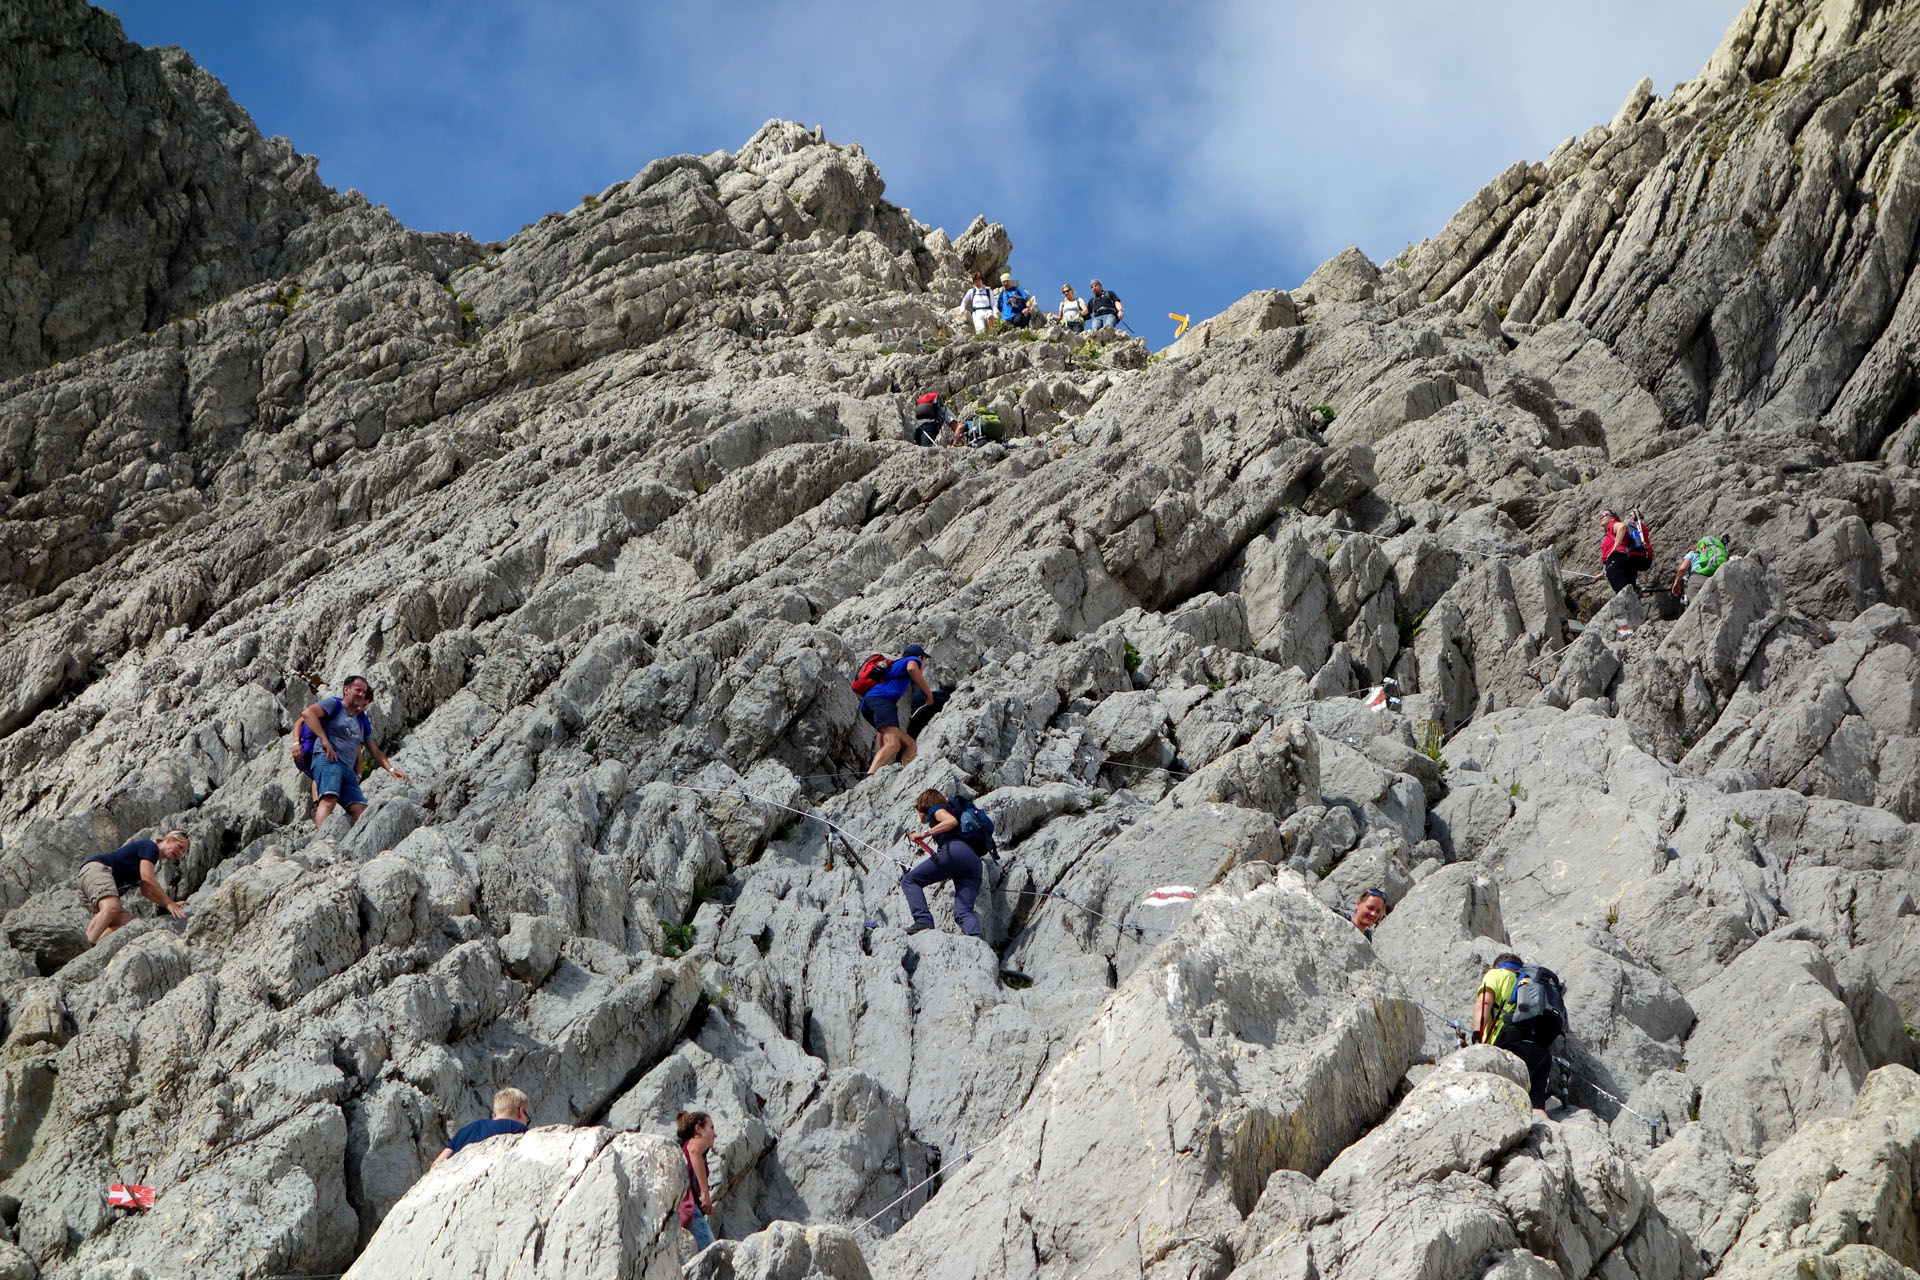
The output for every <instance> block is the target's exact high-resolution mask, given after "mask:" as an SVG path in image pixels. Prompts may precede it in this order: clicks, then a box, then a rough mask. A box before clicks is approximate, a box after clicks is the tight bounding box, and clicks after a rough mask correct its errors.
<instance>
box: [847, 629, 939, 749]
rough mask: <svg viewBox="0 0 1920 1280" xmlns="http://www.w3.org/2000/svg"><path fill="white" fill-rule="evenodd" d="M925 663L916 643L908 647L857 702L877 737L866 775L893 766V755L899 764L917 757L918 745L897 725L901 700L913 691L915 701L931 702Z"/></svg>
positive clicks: (862, 715) (920, 649) (924, 658)
mask: <svg viewBox="0 0 1920 1280" xmlns="http://www.w3.org/2000/svg"><path fill="white" fill-rule="evenodd" d="M926 663H927V651H926V650H925V649H922V648H921V647H920V646H919V645H917V644H910V645H908V646H907V650H906V652H905V653H903V654H901V655H900V656H899V657H898V658H895V659H894V660H893V665H892V666H889V667H888V668H887V678H886V679H885V680H882V681H881V682H880V683H879V684H876V685H875V686H873V688H871V689H869V690H867V693H866V696H865V697H863V698H861V699H860V718H861V719H863V720H865V721H866V722H867V723H868V724H870V725H872V726H873V732H874V734H875V735H876V736H875V741H874V744H873V760H872V761H871V762H870V763H869V764H868V765H867V772H868V773H878V772H880V770H882V769H884V768H886V767H887V766H888V765H890V764H892V763H893V758H894V757H895V756H899V757H900V763H901V764H912V763H913V758H914V757H915V756H916V755H918V754H920V744H919V743H917V742H915V741H914V740H913V736H912V735H911V734H909V733H908V732H907V730H906V727H905V726H904V725H902V724H901V723H900V699H901V698H902V697H904V696H905V695H906V692H907V690H908V689H912V690H914V692H915V694H916V697H915V699H914V701H915V702H918V701H920V699H922V698H924V699H926V700H927V701H928V702H931V701H933V690H932V689H931V688H929V687H928V686H927V677H926V675H925V673H924V672H923V671H922V670H921V668H923V667H924V666H926Z"/></svg>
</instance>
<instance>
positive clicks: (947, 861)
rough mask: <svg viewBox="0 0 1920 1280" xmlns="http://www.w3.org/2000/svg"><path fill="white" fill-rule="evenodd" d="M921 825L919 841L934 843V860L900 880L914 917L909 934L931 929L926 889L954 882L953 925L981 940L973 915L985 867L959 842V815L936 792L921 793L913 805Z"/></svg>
mask: <svg viewBox="0 0 1920 1280" xmlns="http://www.w3.org/2000/svg"><path fill="white" fill-rule="evenodd" d="M914 807H915V808H916V809H918V810H919V811H920V821H921V822H923V823H925V824H926V829H925V830H923V831H921V832H920V836H921V838H922V839H927V840H932V841H933V849H934V852H933V856H932V857H930V858H927V859H925V860H924V861H922V862H921V863H920V865H919V866H917V867H915V868H913V870H911V871H909V872H907V874H906V875H904V876H902V877H901V879H900V892H902V893H904V894H905V895H906V896H907V909H908V910H909V911H911V912H912V913H913V925H912V927H910V928H909V929H908V930H907V932H908V933H909V934H915V933H922V932H924V931H926V930H928V929H931V928H933V913H932V912H931V911H929V910H927V893H926V890H927V886H928V885H934V884H939V883H940V882H941V881H942V880H951V881H953V922H954V923H955V924H957V925H959V926H960V932H962V933H964V934H966V935H967V936H968V937H969V938H977V937H979V936H980V921H979V919H978V918H977V917H976V916H975V915H974V914H973V903H974V899H976V898H978V897H979V896H980V886H981V885H982V884H983V883H984V882H985V880H986V874H987V868H986V864H985V863H983V862H981V861H980V854H979V851H978V850H976V849H975V848H974V847H973V846H972V845H970V844H968V843H967V842H966V841H965V840H963V839H961V838H960V815H959V814H957V813H955V812H954V810H953V806H952V805H950V804H948V803H947V798H946V797H945V796H943V795H941V794H940V793H939V792H938V791H922V792H921V793H920V798H919V799H918V800H916V801H914Z"/></svg>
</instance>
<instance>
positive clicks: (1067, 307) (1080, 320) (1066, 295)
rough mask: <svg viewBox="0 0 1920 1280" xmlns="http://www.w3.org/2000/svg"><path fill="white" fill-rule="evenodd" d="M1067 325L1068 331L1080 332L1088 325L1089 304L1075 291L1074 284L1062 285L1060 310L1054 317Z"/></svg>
mask: <svg viewBox="0 0 1920 1280" xmlns="http://www.w3.org/2000/svg"><path fill="white" fill-rule="evenodd" d="M1054 318H1055V319H1057V320H1059V321H1060V323H1061V324H1062V325H1064V326H1065V327H1066V330H1067V332H1068V333H1079V332H1080V331H1081V330H1082V329H1084V328H1086V327H1087V304H1086V300H1085V299H1083V298H1081V297H1080V296H1079V295H1078V294H1076V293H1075V292H1074V291H1073V286H1072V285H1070V284H1063V285H1061V286H1060V310H1059V312H1058V314H1057V315H1056V316H1055V317H1054Z"/></svg>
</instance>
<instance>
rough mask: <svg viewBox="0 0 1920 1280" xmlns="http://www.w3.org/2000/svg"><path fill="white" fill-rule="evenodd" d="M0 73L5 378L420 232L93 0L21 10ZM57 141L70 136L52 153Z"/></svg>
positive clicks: (1, 364) (36, 2)
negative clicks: (336, 245)
mask: <svg viewBox="0 0 1920 1280" xmlns="http://www.w3.org/2000/svg"><path fill="white" fill-rule="evenodd" d="M0 76H3V77H4V80H5V83H6V84H7V86H8V89H7V93H8V99H9V101H8V110H7V117H6V122H5V123H4V124H0V149H3V150H4V151H5V153H6V154H7V156H8V157H9V160H8V174H9V177H8V181H7V183H6V190H5V191H4V192H0V222H4V223H5V224H6V226H7V228H8V230H7V232H6V233H5V234H4V235H0V274H4V276H5V278H6V280H7V297H6V302H5V304H4V306H3V307H0V378H10V377H14V376H17V375H19V374H22V373H25V372H28V371H29V370H33V369H37V368H39V367H41V366H42V365H45V364H47V363H49V362H51V361H57V360H67V359H71V358H73V357H74V356H78V355H81V354H83V353H85V352H87V351H90V350H92V349H94V348H96V347H99V346H102V345H104V344H106V343H110V342H115V341H118V340H120V339H122V338H129V337H133V336H134V335H136V334H139V333H141V332H143V331H146V330H151V329H155V328H157V327H159V326H160V325H162V324H164V323H165V322H167V321H169V320H173V319H176V318H177V317H180V316H182V315H185V314H186V313H188V312H190V311H194V310H197V309H199V308H201V307H204V306H206V305H208V304H209V303H213V302H217V301H219V300H220V299H222V298H224V297H226V296H227V295H229V294H231V293H233V292H234V291H236V290H238V289H243V288H246V287H248V286H250V285H254V284H257V283H259V282H260V281H263V280H269V279H274V278H277V277H279V276H282V275H286V274H289V273H291V272H295V271H298V270H300V269H301V267H302V266H303V265H304V264H305V263H306V262H307V261H310V260H311V258H312V257H313V254H314V249H315V247H316V242H317V241H322V240H324V239H329V238H332V239H335V240H336V241H337V242H340V243H345V242H349V241H352V240H365V239H369V238H371V237H373V236H375V235H382V236H389V237H391V236H396V235H405V234H407V233H404V232H403V230H402V228H401V227H400V226H399V224H397V223H396V222H394V220H393V219H392V218H391V217H390V216H388V215H387V213H386V212H385V210H374V209H370V208H368V206H367V204H366V202H365V201H364V200H361V199H359V198H357V197H352V196H342V195H340V194H338V193H336V192H335V191H333V190H332V189H330V188H328V187H327V186H325V185H324V184H322V183H321V181H320V179H319V177H318V172H317V171H318V162H317V161H315V160H314V158H313V157H312V156H303V155H300V154H299V153H298V152H296V151H295V150H294V149H293V146H292V144H290V143H289V142H288V141H287V140H286V139H285V138H263V137H261V136H260V132H259V130H257V129H256V128H254V125H253V121H252V120H251V119H249V118H248V116H247V114H246V112H245V111H243V110H242V109H241V108H240V107H239V106H237V105H235V103H234V102H233V100H232V99H231V98H229V97H228V96H227V91H226V88H225V87H224V86H223V85H221V84H220V83H219V82H218V81H216V80H215V79H214V78H213V77H212V76H210V75H208V74H207V73H206V72H205V71H203V70H201V69H200V68H198V67H196V66H194V65H193V63H192V62H191V61H190V60H189V59H188V58H186V57H185V55H183V54H182V53H181V52H180V51H179V50H177V49H161V50H156V49H142V48H140V47H138V46H136V45H132V44H129V43H127V40H126V37H125V36H124V35H123V34H122V33H121V30H120V24H119V22H118V21H116V20H115V19H114V18H113V17H112V16H111V15H110V14H107V13H105V12H102V11H100V10H97V9H93V8H90V7H89V6H88V5H86V4H85V3H83V2H82V0H28V2H26V3H22V4H18V5H9V6H8V13H7V15H6V16H5V17H4V18H0ZM55 134H57V135H58V136H59V137H60V139H61V145H60V146H58V147H48V146H43V145H40V140H41V139H43V138H47V137H50V136H52V135H55ZM323 219H327V220H331V221H333V222H335V227H334V228H333V229H331V230H328V231H325V232H322V231H321V230H320V228H319V227H318V226H317V225H316V224H318V223H320V222H321V220H323ZM439 239H442V240H448V239H452V238H450V237H439Z"/></svg>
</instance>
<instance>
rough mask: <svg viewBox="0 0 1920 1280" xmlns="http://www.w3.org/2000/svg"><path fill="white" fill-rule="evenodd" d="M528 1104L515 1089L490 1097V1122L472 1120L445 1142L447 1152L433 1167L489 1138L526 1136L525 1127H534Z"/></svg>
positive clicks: (440, 1155)
mask: <svg viewBox="0 0 1920 1280" xmlns="http://www.w3.org/2000/svg"><path fill="white" fill-rule="evenodd" d="M529 1106H531V1103H530V1102H529V1101H528V1099H527V1095H526V1094H524V1093H522V1092H520V1090H518V1089H513V1088H507V1089H502V1090H500V1092H498V1093H496V1094H494V1095H493V1117H492V1118H491V1119H489V1120H475V1121H474V1122H473V1123H472V1124H470V1125H467V1126H465V1127H463V1128H462V1129H461V1130H460V1132H458V1133H456V1134H454V1135H453V1137H451V1138H449V1139H447V1145H446V1148H445V1149H444V1150H443V1151H441V1152H440V1154H439V1155H437V1156H435V1157H434V1158H433V1167H434V1168H438V1167H439V1166H440V1165H442V1164H444V1163H445V1162H446V1161H447V1160H448V1159H449V1158H450V1157H452V1156H453V1155H454V1154H456V1153H457V1152H458V1151H459V1150H460V1149H461V1148H462V1147H467V1146H471V1145H473V1144H474V1143H476V1142H484V1141H485V1140H486V1139H488V1138H497V1137H499V1136H500V1135H502V1134H507V1133H525V1132H526V1131H527V1126H528V1125H529V1124H531V1123H533V1116H532V1115H531V1114H530V1113H529V1111H528V1108H529Z"/></svg>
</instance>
